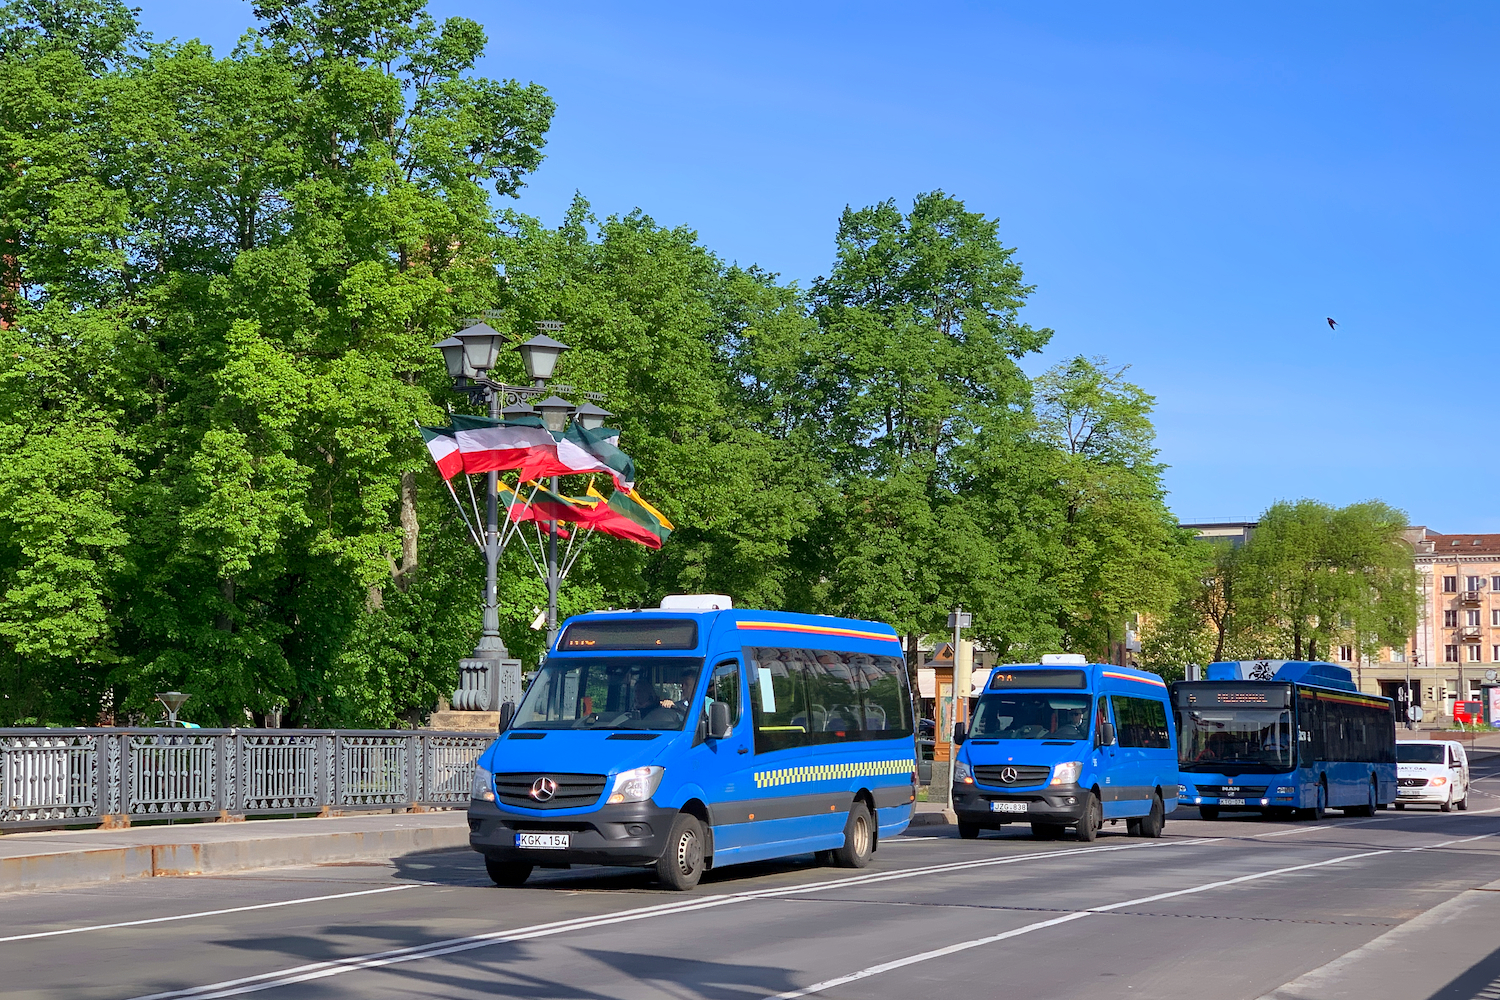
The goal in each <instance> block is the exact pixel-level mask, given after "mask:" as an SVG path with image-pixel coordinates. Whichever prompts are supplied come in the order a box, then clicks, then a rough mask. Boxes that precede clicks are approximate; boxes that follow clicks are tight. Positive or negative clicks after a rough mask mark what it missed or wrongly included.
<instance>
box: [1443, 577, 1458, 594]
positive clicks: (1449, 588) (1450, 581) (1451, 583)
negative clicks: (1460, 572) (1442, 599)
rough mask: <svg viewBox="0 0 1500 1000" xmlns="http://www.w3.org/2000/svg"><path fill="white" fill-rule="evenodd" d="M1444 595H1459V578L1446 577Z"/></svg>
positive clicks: (1444, 579) (1444, 578)
mask: <svg viewBox="0 0 1500 1000" xmlns="http://www.w3.org/2000/svg"><path fill="white" fill-rule="evenodd" d="M1443 593H1445V594H1456V593H1458V577H1456V576H1445V577H1443Z"/></svg>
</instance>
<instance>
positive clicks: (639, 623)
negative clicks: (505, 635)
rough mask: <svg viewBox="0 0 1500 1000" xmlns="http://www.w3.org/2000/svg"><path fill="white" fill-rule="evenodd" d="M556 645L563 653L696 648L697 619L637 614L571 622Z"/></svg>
mask: <svg viewBox="0 0 1500 1000" xmlns="http://www.w3.org/2000/svg"><path fill="white" fill-rule="evenodd" d="M557 648H558V650H559V651H560V652H565V653H584V652H598V651H600V650H606V649H697V648H698V623H697V622H696V621H693V620H692V619H683V618H637V619H633V620H630V619H614V620H603V621H581V622H574V623H573V624H572V625H569V626H568V627H567V630H566V631H564V632H563V634H562V639H561V640H559V641H558V643H557Z"/></svg>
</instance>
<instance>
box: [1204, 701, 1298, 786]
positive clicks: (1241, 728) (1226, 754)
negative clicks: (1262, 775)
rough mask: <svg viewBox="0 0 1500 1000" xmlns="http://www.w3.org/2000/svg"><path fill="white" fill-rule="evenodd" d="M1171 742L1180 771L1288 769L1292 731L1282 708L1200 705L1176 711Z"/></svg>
mask: <svg viewBox="0 0 1500 1000" xmlns="http://www.w3.org/2000/svg"><path fill="white" fill-rule="evenodd" d="M1181 718H1182V728H1181V731H1180V732H1179V734H1178V739H1177V746H1178V753H1179V755H1180V757H1181V766H1182V769H1183V770H1184V771H1206V772H1222V771H1224V765H1225V764H1231V765H1233V766H1234V767H1235V769H1236V773H1239V772H1242V771H1262V770H1263V771H1266V772H1271V771H1290V770H1291V769H1292V768H1293V767H1294V766H1296V765H1295V757H1294V754H1295V753H1296V750H1297V742H1296V739H1297V737H1296V734H1295V733H1294V732H1293V731H1292V713H1291V712H1288V711H1286V710H1285V709H1250V708H1228V709H1202V710H1187V711H1183V712H1182V713H1181Z"/></svg>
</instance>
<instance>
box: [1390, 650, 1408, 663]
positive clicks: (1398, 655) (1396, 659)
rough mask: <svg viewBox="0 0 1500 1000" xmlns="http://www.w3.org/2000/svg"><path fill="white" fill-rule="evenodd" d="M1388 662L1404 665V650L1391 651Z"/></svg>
mask: <svg viewBox="0 0 1500 1000" xmlns="http://www.w3.org/2000/svg"><path fill="white" fill-rule="evenodd" d="M1390 662H1392V663H1405V662H1406V650H1404V649H1393V650H1391V660H1390Z"/></svg>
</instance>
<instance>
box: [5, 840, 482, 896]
mask: <svg viewBox="0 0 1500 1000" xmlns="http://www.w3.org/2000/svg"><path fill="white" fill-rule="evenodd" d="M468 844H469V828H468V825H467V824H462V825H457V826H452V827H406V828H401V829H394V830H368V831H366V830H355V831H337V832H332V833H309V834H298V835H294V836H267V837H255V838H247V839H243V840H230V841H220V842H213V841H207V842H199V843H185V844H141V845H134V846H130V847H106V848H98V849H95V850H61V851H55V852H50V853H45V854H33V855H29V856H25V857H12V858H0V892H15V891H17V890H23V889H56V888H62V887H67V886H75V885H85V884H88V883H94V882H114V881H120V880H123V879H134V878H153V877H156V876H166V875H214V874H218V873H220V872H235V871H248V870H250V869H255V868H290V867H293V866H297V865H316V864H323V863H327V862H334V861H388V860H390V859H392V858H397V857H400V856H402V855H404V854H416V853H419V852H423V851H435V850H445V849H451V848H456V847H467V846H468Z"/></svg>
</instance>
